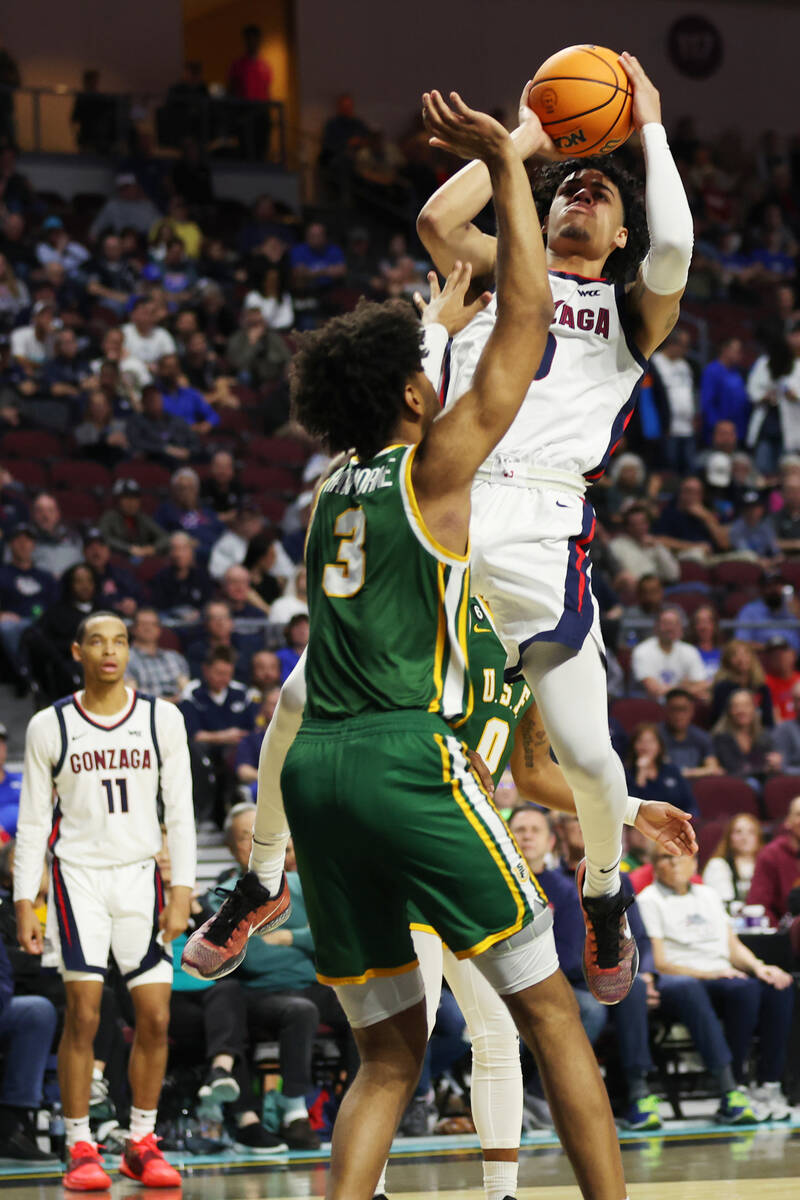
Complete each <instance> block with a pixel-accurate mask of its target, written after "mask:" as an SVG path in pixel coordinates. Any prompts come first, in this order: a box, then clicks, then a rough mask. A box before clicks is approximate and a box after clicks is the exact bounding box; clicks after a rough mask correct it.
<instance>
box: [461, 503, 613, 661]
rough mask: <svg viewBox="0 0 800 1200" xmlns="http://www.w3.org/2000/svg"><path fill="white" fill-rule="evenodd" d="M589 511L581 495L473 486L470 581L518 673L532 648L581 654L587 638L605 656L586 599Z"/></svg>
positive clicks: (592, 608) (590, 536)
mask: <svg viewBox="0 0 800 1200" xmlns="http://www.w3.org/2000/svg"><path fill="white" fill-rule="evenodd" d="M594 531H595V517H594V509H593V508H592V506H591V504H589V503H588V501H586V500H584V499H583V497H582V496H580V495H577V494H576V493H574V492H569V491H564V492H560V491H553V490H551V489H549V488H537V487H519V486H510V485H509V484H505V483H492V482H489V481H484V480H479V481H477V482H476V483H475V486H474V487H473V489H472V519H471V522H470V541H471V545H472V555H471V560H470V563H471V575H472V592H473V595H478V596H482V597H483V598H484V599H485V600H486V602H487V604H488V606H489V609H490V611H491V614H492V617H493V619H494V623H495V626H496V628H497V632H498V634H499V635H500V639H501V641H502V642H503V645H504V646H505V648H506V654H507V655H508V670H509V672H513V671H515V670H517V669H518V668H519V665H520V663H521V660H522V655H523V653H524V651H525V650H526V649H527V647H528V646H529V645H530V644H531V643H532V642H535V641H542V642H559V643H560V644H561V645H563V646H569V647H571V648H572V649H573V650H579V649H580V648H581V646H582V645H583V643H584V640H585V639H586V637H587V636H588V635H589V634H591V635H592V637H593V638H594V639H595V641H596V642H597V645H598V648H599V650H600V652H601V653H604V647H603V640H602V635H601V633H600V623H599V615H598V612H597V605H596V603H595V601H594V597H593V596H592V586H591V559H590V557H589V552H590V547H591V544H592V539H593V537H594Z"/></svg>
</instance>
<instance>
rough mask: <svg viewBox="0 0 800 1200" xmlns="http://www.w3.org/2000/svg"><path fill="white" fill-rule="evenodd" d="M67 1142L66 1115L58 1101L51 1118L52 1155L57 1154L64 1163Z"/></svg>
mask: <svg viewBox="0 0 800 1200" xmlns="http://www.w3.org/2000/svg"><path fill="white" fill-rule="evenodd" d="M66 1140H67V1127H66V1125H65V1124H64V1114H63V1113H62V1111H61V1105H60V1104H59V1103H58V1101H56V1103H55V1104H54V1105H53V1113H52V1116H51V1117H50V1153H51V1154H57V1155H58V1157H59V1158H60V1159H61V1161H62V1162H63V1161H64V1148H65V1145H66Z"/></svg>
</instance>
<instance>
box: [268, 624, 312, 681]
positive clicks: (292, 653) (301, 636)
mask: <svg viewBox="0 0 800 1200" xmlns="http://www.w3.org/2000/svg"><path fill="white" fill-rule="evenodd" d="M308 629H309V625H308V617H307V616H306V615H305V613H297V614H296V616H294V617H292V619H291V621H289V623H288V624H287V626H286V645H285V646H282V647H281V649H280V650H278V651H276V653H277V655H278V658H279V659H280V660H281V683H285V682H286V680H287V679H288V678H289V676H290V675H291V673H292V671H293V670H294V668H295V667H296V666H297V663H298V662H299V661H300V655H301V654H302V653H303V651H304V650H305V648H306V646H307V645H308Z"/></svg>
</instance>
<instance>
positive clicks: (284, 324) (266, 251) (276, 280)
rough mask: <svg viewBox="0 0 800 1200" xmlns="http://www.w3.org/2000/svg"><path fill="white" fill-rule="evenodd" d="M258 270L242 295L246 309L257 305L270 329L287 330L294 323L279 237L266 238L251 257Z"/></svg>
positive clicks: (285, 260) (285, 258)
mask: <svg viewBox="0 0 800 1200" xmlns="http://www.w3.org/2000/svg"><path fill="white" fill-rule="evenodd" d="M254 261H255V264H257V267H258V271H257V274H256V273H255V272H254V274H255V279H254V281H253V285H252V287H251V290H250V291H249V292H248V293H247V295H246V296H245V298H244V305H245V307H246V308H251V307H256V308H258V309H259V310H260V311H261V313H262V315H263V317H264V320H265V321H266V322H267V324H268V325H269V327H270V329H278V330H288V329H291V328H292V326H293V325H294V305H293V304H292V297H291V292H290V283H291V267H290V264H289V255H288V253H287V250H286V247H285V245H284V244H283V242H282V241H280V239H279V238H276V237H270V238H267V240H266V241H265V243H264V245H263V247H262V248H261V252H260V254H259V255H258V256H255V259H254Z"/></svg>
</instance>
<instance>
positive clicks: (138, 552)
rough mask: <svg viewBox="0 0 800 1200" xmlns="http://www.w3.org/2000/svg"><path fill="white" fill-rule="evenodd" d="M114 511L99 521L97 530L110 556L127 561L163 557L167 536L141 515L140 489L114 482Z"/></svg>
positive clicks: (126, 481) (128, 481)
mask: <svg viewBox="0 0 800 1200" xmlns="http://www.w3.org/2000/svg"><path fill="white" fill-rule="evenodd" d="M111 495H112V496H113V497H114V499H115V500H116V507H115V508H108V509H106V511H105V512H104V513H103V515H102V516H101V517H100V521H99V527H100V532H101V534H102V535H103V538H104V540H105V541H106V542H107V543H108V545H109V546H110V548H111V552H112V554H125V555H127V556H128V557H129V558H133V559H142V558H150V557H152V555H154V554H165V553H166V551H167V549H168V547H169V535H168V534H167V532H166V530H164V529H162V528H161V526H160V525H157V524H156V522H155V521H154V520H153V518H152V517H150V516H148V515H147V513H146V512H143V511H142V489H141V487H140V485H139V484H138V482H137V481H136V480H135V479H117V480H116V481H115V483H114V486H113V488H112V489H111Z"/></svg>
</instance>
